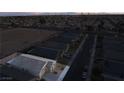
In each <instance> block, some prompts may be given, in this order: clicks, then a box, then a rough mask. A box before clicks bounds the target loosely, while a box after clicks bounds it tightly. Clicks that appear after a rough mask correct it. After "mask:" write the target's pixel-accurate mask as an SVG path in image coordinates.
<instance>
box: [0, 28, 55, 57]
mask: <svg viewBox="0 0 124 93" xmlns="http://www.w3.org/2000/svg"><path fill="white" fill-rule="evenodd" d="M56 34H57V32H56V31H47V30H40V29H26V28H14V29H4V30H2V29H0V58H3V57H5V56H8V55H10V54H12V53H14V52H17V51H20V50H22V49H24V48H27V47H29V46H31V45H33V44H34V43H36V42H42V41H45V40H47V39H48V38H50V37H51V36H54V35H56Z"/></svg>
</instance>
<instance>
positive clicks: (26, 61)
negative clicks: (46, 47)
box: [8, 54, 47, 76]
mask: <svg viewBox="0 0 124 93" xmlns="http://www.w3.org/2000/svg"><path fill="white" fill-rule="evenodd" d="M8 63H9V64H11V65H13V66H15V67H17V68H19V69H25V70H27V71H29V72H30V73H31V74H33V75H35V76H39V73H40V71H41V70H42V69H43V68H44V67H45V66H46V65H47V61H43V60H42V59H41V58H39V57H36V56H32V55H28V54H21V55H19V56H17V57H15V58H14V59H12V60H10V61H8Z"/></svg>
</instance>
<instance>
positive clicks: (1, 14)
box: [0, 12, 80, 16]
mask: <svg viewBox="0 0 124 93" xmlns="http://www.w3.org/2000/svg"><path fill="white" fill-rule="evenodd" d="M79 14H80V13H76V12H56V13H54V12H0V16H33V15H34V16H35V15H79Z"/></svg>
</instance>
